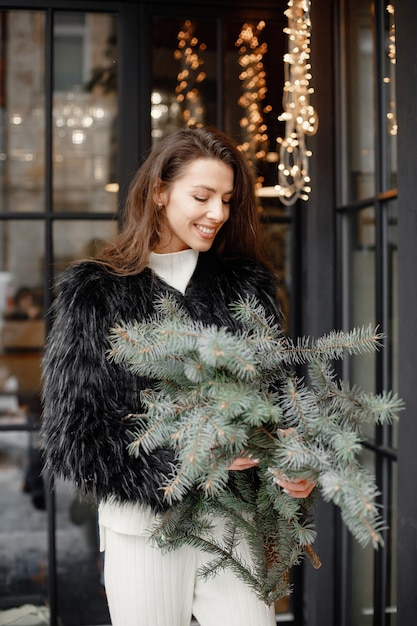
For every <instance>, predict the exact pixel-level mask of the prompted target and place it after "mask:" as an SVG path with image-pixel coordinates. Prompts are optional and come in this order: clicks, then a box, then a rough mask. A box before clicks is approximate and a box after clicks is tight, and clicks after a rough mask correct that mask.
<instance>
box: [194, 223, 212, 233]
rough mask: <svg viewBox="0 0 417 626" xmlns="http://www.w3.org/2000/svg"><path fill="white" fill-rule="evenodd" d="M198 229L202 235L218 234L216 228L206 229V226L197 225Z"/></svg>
mask: <svg viewBox="0 0 417 626" xmlns="http://www.w3.org/2000/svg"><path fill="white" fill-rule="evenodd" d="M197 228H198V230H201V232H202V233H205V234H206V235H212V234H213V233H215V232H216V229H215V228H206V227H205V226H199V225H198V224H197Z"/></svg>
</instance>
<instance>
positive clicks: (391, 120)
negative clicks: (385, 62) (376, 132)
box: [383, 4, 398, 136]
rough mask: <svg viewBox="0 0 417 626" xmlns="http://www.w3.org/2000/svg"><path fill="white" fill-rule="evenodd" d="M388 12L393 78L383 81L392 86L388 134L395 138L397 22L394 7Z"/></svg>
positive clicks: (389, 54)
mask: <svg viewBox="0 0 417 626" xmlns="http://www.w3.org/2000/svg"><path fill="white" fill-rule="evenodd" d="M387 12H388V14H389V22H390V24H389V34H388V58H389V61H390V65H389V67H390V70H391V72H390V73H391V76H386V77H385V78H384V79H383V80H384V83H387V84H390V86H391V94H392V96H391V98H390V102H389V111H388V113H387V120H388V132H389V134H390V135H393V136H395V135H396V134H397V132H398V124H397V112H396V106H395V65H396V63H397V50H396V41H395V21H394V15H395V10H394V5H393V4H388V5H387Z"/></svg>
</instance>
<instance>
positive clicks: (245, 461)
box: [228, 456, 259, 472]
mask: <svg viewBox="0 0 417 626" xmlns="http://www.w3.org/2000/svg"><path fill="white" fill-rule="evenodd" d="M257 465H259V459H251V458H250V457H248V456H238V457H237V458H236V459H235V460H234V461H233V463H232V464H231V465H229V468H228V469H229V470H232V471H238V472H240V471H242V470H245V469H250V468H251V467H256V466H257Z"/></svg>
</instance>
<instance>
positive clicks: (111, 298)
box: [42, 252, 279, 511]
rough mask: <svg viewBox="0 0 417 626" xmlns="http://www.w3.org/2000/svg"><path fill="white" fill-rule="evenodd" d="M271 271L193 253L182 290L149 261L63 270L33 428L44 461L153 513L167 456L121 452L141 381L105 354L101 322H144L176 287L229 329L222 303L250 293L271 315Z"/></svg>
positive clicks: (96, 493) (186, 302) (87, 487)
mask: <svg viewBox="0 0 417 626" xmlns="http://www.w3.org/2000/svg"><path fill="white" fill-rule="evenodd" d="M276 290H277V286H276V283H275V279H274V277H273V276H272V275H271V274H270V273H269V272H268V271H266V270H265V269H264V268H263V267H261V266H259V265H258V264H255V263H254V262H252V261H242V260H239V261H227V262H226V261H222V260H220V259H218V258H217V257H216V256H214V254H213V253H211V252H205V253H200V255H199V259H198V263H197V267H196V269H195V272H194V274H193V276H192V278H191V281H190V283H189V285H188V286H187V289H186V293H185V295H184V296H183V295H182V294H181V293H180V292H178V291H177V290H175V289H174V288H173V287H170V286H169V285H167V284H166V283H165V282H164V281H163V280H162V279H160V278H158V277H157V276H156V275H155V274H154V273H153V272H152V271H151V270H150V269H146V270H145V271H143V272H142V273H140V274H138V275H136V276H128V277H123V276H117V275H114V274H110V273H109V272H107V271H106V270H105V269H104V268H103V267H101V266H100V265H98V264H95V263H93V262H82V263H79V264H78V265H76V266H74V267H72V268H71V269H70V270H68V271H67V272H66V274H65V275H64V278H63V280H62V282H61V285H60V294H59V296H58V297H57V299H56V300H55V303H54V306H53V316H54V323H53V328H52V331H51V333H50V334H49V337H48V341H47V345H46V349H45V355H44V360H43V383H44V385H43V405H44V410H43V421H42V436H43V445H44V454H45V460H46V467H47V468H48V470H49V471H51V472H52V473H53V474H54V475H56V476H60V477H64V478H69V479H71V480H73V481H75V483H76V484H77V485H78V487H79V488H80V489H81V490H82V491H83V492H84V493H87V494H90V495H92V496H93V497H94V498H95V499H96V500H103V499H107V498H108V497H110V496H113V497H115V498H116V499H117V500H118V501H120V502H126V501H136V502H140V503H143V504H148V505H150V506H151V507H152V508H153V510H154V511H161V510H163V509H164V508H166V504H165V503H164V502H163V500H162V496H161V493H162V492H161V489H160V486H161V484H162V483H163V482H164V479H165V477H166V476H167V475H168V474H169V473H170V471H171V464H172V463H173V457H172V454H171V452H170V451H168V450H158V451H156V452H154V453H153V454H151V455H145V454H142V455H141V456H140V457H139V458H136V457H134V456H130V455H129V453H128V451H127V445H128V443H129V430H128V429H129V426H128V423H127V422H126V420H125V419H124V418H125V416H126V415H128V414H129V413H137V412H139V411H140V399H139V398H140V391H141V389H144V388H146V387H149V386H150V385H149V381H147V380H145V379H141V378H139V377H137V376H135V375H133V374H132V373H130V372H128V371H127V370H126V369H125V368H124V367H123V366H121V365H117V364H115V363H112V362H110V361H109V360H108V359H107V357H106V352H107V350H108V348H109V342H108V335H109V331H110V329H111V328H112V327H113V326H114V325H115V324H117V322H119V321H123V322H128V321H133V320H143V319H144V318H146V317H148V316H149V315H150V314H151V313H152V311H153V302H154V301H155V298H157V297H158V296H160V295H162V294H163V293H166V292H167V291H168V292H170V293H174V294H176V297H178V299H179V300H180V301H181V304H182V305H183V306H184V307H185V308H186V309H187V311H188V312H189V314H190V315H191V316H192V318H193V319H199V320H202V321H203V322H207V324H213V323H214V324H217V325H219V326H227V327H228V328H229V329H231V330H233V329H234V330H236V320H235V319H234V318H233V317H232V316H231V313H230V310H229V308H228V305H229V304H230V303H231V302H233V301H236V300H237V299H238V298H239V296H245V295H248V294H249V295H254V296H256V297H257V298H258V299H259V300H260V302H261V303H262V304H263V306H264V307H265V309H266V310H267V312H268V313H269V314H271V315H274V316H275V317H277V318H278V315H279V314H278V305H277V300H276V292H277V291H276Z"/></svg>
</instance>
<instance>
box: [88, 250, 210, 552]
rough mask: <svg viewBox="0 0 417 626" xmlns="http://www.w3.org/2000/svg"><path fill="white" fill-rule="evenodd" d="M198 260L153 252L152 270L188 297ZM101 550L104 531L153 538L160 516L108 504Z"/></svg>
mask: <svg viewBox="0 0 417 626" xmlns="http://www.w3.org/2000/svg"><path fill="white" fill-rule="evenodd" d="M197 260H198V251H197V250H192V249H189V250H183V251H181V252H171V253H168V254H157V253H156V252H151V255H150V259H149V264H148V265H149V267H150V268H151V269H152V270H153V271H154V272H155V274H157V275H158V276H159V277H160V278H162V279H163V280H164V281H165V282H166V283H168V284H169V285H171V286H172V287H174V288H175V289H177V290H178V291H180V292H181V293H182V294H184V293H185V290H186V288H187V285H188V283H189V281H190V278H191V276H192V275H193V273H194V270H195V267H196V265H197ZM98 515H99V518H98V519H99V526H100V529H101V532H100V538H101V541H100V550H104V548H105V541H104V536H105V533H104V532H103V530H102V529H103V527H104V528H110V529H111V530H113V531H114V532H119V533H124V534H127V535H145V536H147V535H149V534H150V532H151V528H152V526H153V525H154V524H155V522H156V519H157V518H156V516H155V514H154V513H153V512H152V510H151V508H150V507H149V506H145V505H142V504H136V503H133V502H127V503H123V504H120V503H118V502H115V501H112V500H107V501H106V502H102V503H101V504H100V505H99V509H98Z"/></svg>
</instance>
